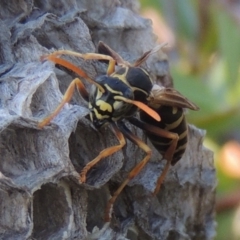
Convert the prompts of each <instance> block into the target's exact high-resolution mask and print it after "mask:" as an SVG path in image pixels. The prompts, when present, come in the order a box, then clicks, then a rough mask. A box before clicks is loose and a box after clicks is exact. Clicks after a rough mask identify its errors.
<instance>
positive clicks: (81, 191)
mask: <svg viewBox="0 0 240 240" xmlns="http://www.w3.org/2000/svg"><path fill="white" fill-rule="evenodd" d="M137 11H138V3H137V2H136V1H130V0H120V1H118V0H114V1H113V0H107V1H106V0H99V1H94V0H71V1H64V0H62V1H51V0H41V1H39V0H35V1H31V0H25V1H24V0H19V1H13V0H11V1H1V2H0V19H1V20H0V21H1V22H0V25H1V27H0V49H1V50H0V61H1V65H0V77H1V78H0V215H1V218H0V239H44V240H46V239H51V240H52V239H139V240H140V239H144V240H146V239H212V238H213V236H214V234H215V229H214V210H213V209H214V188H215V184H216V180H215V169H214V166H213V156H212V153H211V152H210V151H209V150H207V149H206V148H205V147H203V145H202V140H203V136H204V132H203V131H201V130H198V129H196V128H195V127H193V126H190V127H189V135H190V136H189V138H190V141H189V144H188V147H187V151H186V153H185V154H184V156H183V158H182V159H181V161H180V162H179V163H177V164H176V165H175V166H174V167H172V168H171V169H170V171H169V173H168V175H167V177H166V179H165V182H164V184H163V186H162V188H161V191H160V192H159V194H158V195H157V196H156V197H152V196H151V192H152V191H153V190H154V188H155V184H156V180H157V178H158V176H159V174H160V173H161V170H162V169H163V166H164V163H165V162H164V161H160V159H161V156H160V154H159V153H158V152H157V151H156V150H154V148H153V147H152V145H151V144H150V143H149V142H148V144H149V145H150V146H151V148H152V149H153V157H152V158H151V161H150V163H148V164H147V166H146V167H145V168H144V170H143V171H142V172H141V173H140V174H139V175H138V176H137V177H136V178H134V179H133V180H132V181H131V182H130V183H129V185H128V186H127V187H126V188H125V189H124V191H123V192H122V193H121V195H120V196H119V198H118V199H117V202H116V203H115V205H114V216H115V217H114V218H113V219H112V222H111V224H105V223H104V221H103V215H104V209H105V206H106V203H107V200H108V199H109V197H110V195H111V194H112V193H113V192H114V191H115V190H116V188H117V187H118V186H119V184H120V183H121V182H122V181H123V179H124V178H125V177H126V176H127V173H128V172H129V171H130V170H131V169H132V168H133V166H135V165H136V163H137V162H139V161H140V160H141V159H142V158H143V156H144V153H143V152H142V151H141V150H140V149H139V148H138V147H136V146H135V145H133V144H132V143H131V142H129V141H128V142H127V146H126V147H124V148H123V150H122V151H119V152H118V153H116V154H114V155H112V156H110V157H108V158H106V159H104V160H102V161H101V162H100V163H99V164H97V165H96V166H95V167H94V168H93V169H92V170H91V171H90V172H89V173H88V178H87V182H86V184H80V183H79V180H78V179H79V172H80V170H81V169H82V168H83V167H84V166H85V165H86V163H88V162H89V161H90V160H92V159H93V158H94V157H96V156H97V155H98V153H99V152H100V151H101V150H102V149H104V148H106V147H108V146H111V145H114V144H116V143H117V140H116V139H115V136H114V135H113V134H112V133H111V131H109V129H105V130H103V131H101V132H100V131H97V130H95V129H94V128H93V127H92V125H91V123H90V122H89V120H88V119H87V118H85V117H86V115H87V114H88V109H87V107H86V103H85V102H84V101H83V99H82V98H81V97H80V96H79V95H78V94H77V93H76V94H75V95H74V98H73V99H72V101H71V102H70V104H66V105H65V106H64V108H63V110H62V111H61V113H60V114H59V115H58V116H57V117H56V118H55V119H54V120H53V121H52V123H51V124H50V125H48V126H46V127H44V128H43V129H42V130H41V129H38V128H37V123H38V121H40V120H41V119H43V118H44V117H45V116H47V115H48V114H49V113H51V112H52V111H53V110H54V109H55V107H56V106H57V105H58V104H59V102H60V101H61V99H62V96H63V93H64V91H65V90H66V88H67V86H68V85H69V83H70V81H71V79H72V78H73V77H74V76H73V75H72V73H66V71H62V70H61V69H56V68H55V67H54V65H53V64H52V63H51V62H41V61H40V57H41V56H42V55H44V54H48V53H50V52H52V51H53V50H56V49H71V50H74V51H77V52H81V53H86V52H95V51H96V50H95V46H96V44H97V43H98V41H100V40H101V41H103V42H105V43H107V44H108V45H109V46H111V47H112V48H113V49H114V50H115V51H117V52H118V53H119V54H120V55H121V56H122V57H123V58H124V59H127V60H129V61H133V60H134V59H137V58H138V57H139V56H140V55H141V54H142V53H143V52H145V51H147V50H149V49H151V48H152V47H153V46H154V45H155V39H154V36H153V34H152V29H151V22H150V21H149V20H147V19H144V18H142V17H140V16H139V15H138V14H137ZM74 61H75V64H77V65H79V66H81V68H82V69H83V70H84V71H86V72H87V73H88V74H89V75H90V76H91V77H92V78H94V77H95V76H96V75H99V74H103V73H104V71H106V65H105V64H104V63H100V62H96V61H87V62H86V61H85V62H84V61H82V60H79V59H78V60H76V59H75V60H74ZM147 66H148V70H149V71H150V72H151V75H153V76H154V78H155V80H156V81H158V83H161V84H162V85H163V86H171V84H172V83H171V78H170V77H169V71H168V62H167V60H166V58H165V57H164V56H162V55H161V54H156V55H154V56H151V57H150V58H149V59H148V61H147ZM132 131H133V132H134V133H135V134H137V135H138V136H139V137H140V138H142V139H144V141H147V140H146V138H145V136H144V135H143V133H142V131H140V130H139V129H136V128H132Z"/></svg>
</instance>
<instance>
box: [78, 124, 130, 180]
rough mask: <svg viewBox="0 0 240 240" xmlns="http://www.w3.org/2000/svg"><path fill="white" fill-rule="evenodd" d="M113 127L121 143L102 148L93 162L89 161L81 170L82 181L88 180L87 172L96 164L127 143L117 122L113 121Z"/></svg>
mask: <svg viewBox="0 0 240 240" xmlns="http://www.w3.org/2000/svg"><path fill="white" fill-rule="evenodd" d="M111 126H112V129H113V131H114V133H115V135H116V137H117V139H118V141H119V143H120V144H119V145H116V146H112V147H109V148H106V149H104V150H102V151H101V152H100V153H99V155H98V156H97V157H96V158H94V159H93V160H92V161H91V162H89V163H88V164H87V165H86V166H85V167H84V168H83V170H82V171H81V173H80V181H81V182H82V183H84V182H86V175H87V172H88V171H89V170H90V169H91V168H92V167H93V166H94V165H95V164H97V163H98V162H99V161H100V160H101V159H103V158H105V157H108V156H110V155H112V154H113V153H115V152H117V151H119V150H120V149H122V148H123V146H124V145H125V144H126V140H125V138H124V136H123V134H122V133H121V132H120V131H119V129H118V128H117V126H116V125H115V123H112V125H111Z"/></svg>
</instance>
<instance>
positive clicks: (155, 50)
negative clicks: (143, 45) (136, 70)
mask: <svg viewBox="0 0 240 240" xmlns="http://www.w3.org/2000/svg"><path fill="white" fill-rule="evenodd" d="M166 45H167V43H162V44H159V45H157V46H156V47H154V48H153V49H151V50H149V51H147V52H145V53H144V54H143V55H142V56H141V57H140V58H138V59H137V60H136V61H135V63H134V64H133V67H138V66H140V65H141V64H142V63H143V62H145V61H146V60H147V59H148V57H149V56H150V55H152V54H154V53H156V52H158V51H159V50H160V49H162V48H164V47H165V46H166Z"/></svg>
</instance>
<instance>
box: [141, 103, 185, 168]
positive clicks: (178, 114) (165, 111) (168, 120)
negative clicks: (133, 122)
mask: <svg viewBox="0 0 240 240" xmlns="http://www.w3.org/2000/svg"><path fill="white" fill-rule="evenodd" d="M154 110H155V111H156V112H157V113H158V114H159V115H160V116H161V121H160V122H157V121H156V120H154V119H153V118H151V117H150V116H149V115H147V114H146V113H144V112H141V113H140V118H141V120H142V121H143V122H145V123H147V124H150V125H154V126H156V127H159V128H161V129H164V130H166V131H169V132H172V133H176V134H178V136H179V139H178V143H177V147H176V149H175V151H174V154H173V159H172V161H171V164H172V165H174V164H175V163H176V162H177V161H178V160H180V159H181V157H182V155H183V153H184V152H185V150H186V146H187V141H188V139H187V137H188V127H187V122H186V119H185V115H184V110H183V108H178V107H172V106H161V107H159V108H158V109H154ZM145 133H146V135H147V137H148V138H149V140H150V141H151V142H152V144H153V145H154V147H155V148H156V149H157V150H158V151H159V152H160V153H161V154H162V155H164V153H165V152H166V151H167V149H168V148H169V146H170V144H171V142H172V141H173V140H172V139H169V138H165V137H161V136H159V135H155V134H152V133H150V132H148V131H145Z"/></svg>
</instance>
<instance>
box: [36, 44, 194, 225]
mask: <svg viewBox="0 0 240 240" xmlns="http://www.w3.org/2000/svg"><path fill="white" fill-rule="evenodd" d="M162 47H163V45H159V46H156V47H155V48H153V49H152V50H150V51H148V52H146V53H144V54H143V55H142V56H141V57H140V58H139V59H138V60H137V61H136V62H135V63H133V64H130V63H128V62H126V61H124V60H123V59H122V58H121V56H120V55H118V54H117V53H116V52H115V51H113V50H112V49H111V48H110V47H109V46H107V45H106V44H104V43H102V42H100V43H99V46H98V50H99V52H100V53H87V54H81V53H76V52H72V51H67V50H60V51H56V52H53V53H52V54H50V55H47V56H44V57H43V59H44V60H50V61H53V62H54V63H56V64H59V65H61V66H64V67H66V68H68V69H70V70H72V71H74V72H76V73H77V74H78V75H79V76H80V77H82V78H85V79H86V80H87V81H88V82H90V83H91V84H92V89H91V92H90V93H89V94H88V92H87V90H86V88H85V86H84V85H83V83H82V82H81V81H80V79H78V78H75V79H74V80H73V81H72V82H71V84H70V85H69V87H68V89H67V91H66V93H65V94H64V97H63V100H62V102H61V103H60V105H59V106H58V107H57V109H56V110H55V111H54V112H53V113H52V114H51V115H50V116H48V117H46V118H45V119H44V120H42V121H41V122H40V123H39V125H38V126H39V127H40V128H42V127H44V126H45V125H47V124H49V122H50V121H51V120H52V119H53V118H54V117H55V116H56V115H57V114H58V113H59V111H60V110H61V109H62V107H63V106H64V104H65V103H66V102H68V101H69V100H70V99H71V97H72V95H73V92H74V89H75V87H77V89H78V90H79V92H80V94H81V95H82V96H83V98H84V99H85V100H86V101H88V103H89V110H90V119H91V121H92V122H93V124H94V125H95V127H97V128H100V127H102V126H104V125H106V124H108V125H110V126H111V129H112V131H113V132H114V134H115V135H116V137H117V139H118V140H119V145H116V146H112V147H109V148H106V149H104V150H102V151H101V152H100V153H99V155H98V156H97V157H96V158H95V159H93V160H92V161H90V162H89V163H88V164H87V165H86V166H85V167H84V168H83V170H82V171H81V173H80V181H81V183H84V182H85V181H86V175H87V172H88V171H89V170H90V169H91V168H92V167H93V166H94V165H95V164H97V163H98V162H99V161H100V160H101V159H103V158H105V157H107V156H110V155H111V154H113V153H115V152H117V151H119V150H120V149H122V148H123V146H124V145H125V144H126V140H125V138H124V137H126V138H128V139H129V140H131V141H132V142H133V143H135V144H136V145H137V146H139V147H140V148H141V149H142V150H143V151H144V152H145V153H146V156H145V157H144V159H143V160H142V161H140V162H139V163H138V164H137V165H136V166H135V167H134V168H133V169H132V170H131V171H130V173H129V174H128V177H127V179H126V180H125V181H124V182H123V183H122V184H121V185H120V187H119V188H118V189H117V191H116V192H115V193H114V194H113V196H112V197H111V199H110V200H109V201H108V204H107V209H106V214H105V220H106V221H110V219H111V212H112V206H113V204H114V202H115V200H116V198H117V197H118V195H119V194H120V193H121V191H122V190H123V188H124V187H125V186H126V185H127V184H128V182H129V181H130V180H131V179H132V178H134V177H135V176H136V175H137V174H138V173H139V172H140V171H141V170H142V168H143V167H144V166H145V165H146V164H147V162H148V161H149V159H150V157H151V153H152V151H151V149H150V148H149V146H148V145H146V144H145V143H144V142H143V141H142V140H141V139H139V138H138V137H137V136H135V135H134V134H133V133H132V132H131V131H130V130H129V129H128V128H127V127H126V125H125V123H124V121H123V120H127V121H129V122H130V123H131V124H133V125H135V126H137V127H138V128H141V129H142V130H143V131H145V133H146V135H147V137H148V138H149V139H150V141H151V142H152V143H153V145H154V147H155V148H156V149H157V150H158V151H159V152H160V153H161V154H162V156H163V158H164V159H166V161H167V163H166V165H165V167H164V169H163V171H162V173H161V175H160V177H159V178H158V181H157V184H156V188H155V190H154V194H157V192H158V191H159V189H160V187H161V185H162V182H163V180H164V178H165V176H166V174H167V171H168V169H169V167H170V165H171V164H172V165H173V164H175V163H176V162H177V161H178V160H180V159H181V157H182V155H183V153H184V152H185V149H186V145H187V137H188V127H187V123H186V120H185V116H184V108H189V109H192V110H198V107H197V106H196V105H195V104H193V103H192V102H190V101H189V100H188V99H187V98H185V97H184V96H183V95H181V94H180V93H179V92H178V91H176V90H175V89H173V88H164V87H160V86H158V85H156V84H153V83H152V80H151V78H150V76H149V74H148V73H147V72H146V71H145V70H144V69H143V68H140V67H139V66H140V65H141V64H142V63H143V62H144V61H145V60H146V59H147V58H148V57H149V56H150V55H151V54H153V53H155V52H157V51H159V50H160V49H161V48H162ZM61 55H71V56H76V57H80V58H83V59H85V60H88V59H96V60H103V61H108V62H109V65H108V69H107V73H106V75H101V76H98V77H96V79H95V80H92V79H91V78H90V77H89V76H88V75H87V74H86V73H85V72H84V71H82V70H81V69H80V68H78V67H77V66H75V65H73V64H72V63H70V62H68V61H66V60H64V59H62V58H60V56H61ZM116 65H117V70H115V67H116ZM138 113H139V118H138V117H136V114H138Z"/></svg>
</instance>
